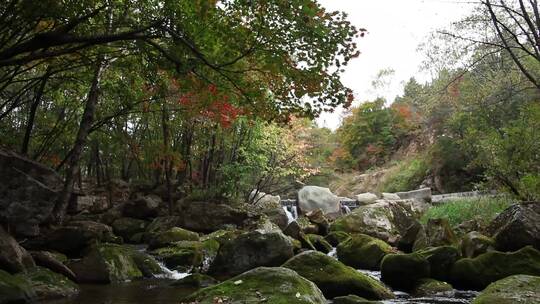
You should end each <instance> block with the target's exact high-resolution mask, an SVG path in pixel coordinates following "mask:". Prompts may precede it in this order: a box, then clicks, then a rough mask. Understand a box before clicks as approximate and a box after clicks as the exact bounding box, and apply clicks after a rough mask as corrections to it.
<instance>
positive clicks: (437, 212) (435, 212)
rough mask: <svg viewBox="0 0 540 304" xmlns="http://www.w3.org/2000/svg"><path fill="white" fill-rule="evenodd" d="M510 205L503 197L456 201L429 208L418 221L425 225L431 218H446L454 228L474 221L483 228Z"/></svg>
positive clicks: (508, 199) (510, 202) (509, 201)
mask: <svg viewBox="0 0 540 304" xmlns="http://www.w3.org/2000/svg"><path fill="white" fill-rule="evenodd" d="M510 205H512V200H511V199H510V198H508V197H504V196H501V197H484V198H463V199H457V200H453V201H449V202H446V203H443V204H441V205H438V206H433V207H431V208H430V209H429V210H428V211H427V212H426V213H425V214H424V216H422V219H421V220H420V221H421V222H422V223H426V222H427V221H428V219H431V218H446V219H448V222H449V223H450V224H451V225H452V226H455V225H458V224H461V223H463V222H466V221H469V220H473V219H475V220H477V221H478V223H479V224H480V225H481V226H485V225H487V224H489V222H491V221H492V220H493V219H494V218H495V217H496V216H497V215H498V214H499V213H500V212H501V211H503V210H504V209H506V208H508V207H509V206H510Z"/></svg>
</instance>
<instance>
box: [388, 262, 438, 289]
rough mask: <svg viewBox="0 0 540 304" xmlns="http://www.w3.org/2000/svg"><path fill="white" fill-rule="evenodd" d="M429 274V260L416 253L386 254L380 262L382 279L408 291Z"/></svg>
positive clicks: (394, 286)
mask: <svg viewBox="0 0 540 304" xmlns="http://www.w3.org/2000/svg"><path fill="white" fill-rule="evenodd" d="M429 275H430V264H429V261H428V260H427V259H425V258H424V257H422V256H421V255H419V254H417V253H409V254H388V255H386V256H385V257H384V258H383V259H382V262H381V279H382V281H383V282H385V283H387V284H388V285H390V286H391V287H393V288H395V289H398V290H404V291H410V290H412V289H413V288H414V287H415V285H416V283H417V282H418V281H419V280H420V279H423V278H429Z"/></svg>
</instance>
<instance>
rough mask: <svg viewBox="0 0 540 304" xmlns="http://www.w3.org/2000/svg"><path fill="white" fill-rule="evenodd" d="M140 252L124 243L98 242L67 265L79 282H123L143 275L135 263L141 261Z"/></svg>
mask: <svg viewBox="0 0 540 304" xmlns="http://www.w3.org/2000/svg"><path fill="white" fill-rule="evenodd" d="M140 254H143V253H137V251H135V250H134V249H133V248H131V247H128V246H124V245H117V244H99V245H95V246H93V247H92V248H90V250H89V252H88V253H87V254H86V255H85V256H84V257H83V258H82V259H81V260H75V261H71V262H70V263H69V264H68V267H69V268H70V269H71V270H72V271H73V272H74V273H75V275H76V277H77V282H79V283H101V284H108V283H112V282H123V281H127V280H133V279H138V278H142V277H143V276H144V274H143V272H142V271H141V269H140V268H139V266H138V263H137V261H139V263H140V262H141V260H140ZM134 256H138V258H134ZM148 261H150V259H149V260H148Z"/></svg>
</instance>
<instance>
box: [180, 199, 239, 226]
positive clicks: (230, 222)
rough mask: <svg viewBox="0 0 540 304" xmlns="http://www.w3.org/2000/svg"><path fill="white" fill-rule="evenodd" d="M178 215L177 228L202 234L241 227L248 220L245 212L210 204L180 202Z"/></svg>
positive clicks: (224, 205)
mask: <svg viewBox="0 0 540 304" xmlns="http://www.w3.org/2000/svg"><path fill="white" fill-rule="evenodd" d="M180 214H181V217H180V219H181V220H180V225H178V226H179V227H182V228H185V229H188V230H191V231H195V232H203V233H210V232H214V231H217V230H220V229H227V228H230V227H241V226H242V225H243V224H244V222H245V221H246V220H247V219H248V214H247V212H246V211H243V210H239V209H235V208H233V207H231V206H229V205H226V204H215V203H211V202H197V201H193V202H182V203H181V204H180Z"/></svg>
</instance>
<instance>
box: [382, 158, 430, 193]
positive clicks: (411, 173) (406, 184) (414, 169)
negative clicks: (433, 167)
mask: <svg viewBox="0 0 540 304" xmlns="http://www.w3.org/2000/svg"><path fill="white" fill-rule="evenodd" d="M428 170H429V167H428V165H427V163H426V161H425V160H424V158H423V157H422V156H420V157H417V158H413V159H409V160H405V161H402V162H401V163H399V164H398V165H397V166H396V167H395V168H393V169H391V170H390V171H389V172H388V173H387V176H386V177H385V179H384V181H383V183H382V185H381V186H380V187H379V188H380V189H379V190H380V191H381V192H398V191H409V190H413V189H416V188H418V186H420V184H421V183H422V181H423V180H424V179H425V178H426V176H427V173H428Z"/></svg>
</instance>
